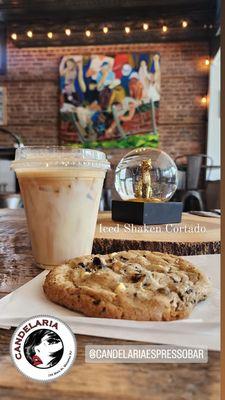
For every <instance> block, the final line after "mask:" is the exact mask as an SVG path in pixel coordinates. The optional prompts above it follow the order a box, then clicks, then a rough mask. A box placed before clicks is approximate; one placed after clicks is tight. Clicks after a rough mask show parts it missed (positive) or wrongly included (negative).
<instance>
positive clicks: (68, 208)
mask: <svg viewBox="0 0 225 400" xmlns="http://www.w3.org/2000/svg"><path fill="white" fill-rule="evenodd" d="M13 168H14V169H15V171H16V174H17V177H18V180H19V185H20V189H21V194H22V198H23V202H24V207H25V211H26V216H27V223H28V229H29V233H30V238H31V244H32V251H33V255H34V257H35V260H36V261H37V263H38V264H39V265H40V266H42V267H44V268H51V267H53V266H56V265H59V264H62V263H63V262H65V261H66V260H69V259H71V258H73V257H77V256H83V255H88V254H91V250H92V243H93V237H94V232H95V226H96V220H97V214H98V208H99V202H100V196H101V191H102V185H103V180H104V177H105V173H106V170H107V169H108V168H109V163H108V162H107V160H106V157H105V154H104V153H102V152H99V151H95V150H88V149H68V148H63V147H53V148H37V147H33V148H32V147H24V148H19V149H17V151H16V159H15V161H14V162H13Z"/></svg>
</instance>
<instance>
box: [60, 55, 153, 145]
mask: <svg viewBox="0 0 225 400" xmlns="http://www.w3.org/2000/svg"><path fill="white" fill-rule="evenodd" d="M59 73H60V121H61V122H60V142H61V143H70V144H74V145H76V146H84V147H94V148H96V147H103V148H115V147H120V148H126V147H142V146H148V147H157V144H158V134H157V121H158V112H159V103H160V82H161V74H160V55H159V53H153V54H149V53H130V54H127V53H119V54H116V55H114V56H107V55H92V56H82V55H74V56H73V55H69V56H65V57H63V58H62V60H61V62H60V66H59Z"/></svg>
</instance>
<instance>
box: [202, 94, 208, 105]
mask: <svg viewBox="0 0 225 400" xmlns="http://www.w3.org/2000/svg"><path fill="white" fill-rule="evenodd" d="M201 104H202V105H203V106H205V105H206V104H207V97H206V96H203V97H202V98H201Z"/></svg>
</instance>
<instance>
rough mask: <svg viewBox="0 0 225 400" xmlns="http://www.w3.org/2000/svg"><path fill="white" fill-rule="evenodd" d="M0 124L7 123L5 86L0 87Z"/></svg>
mask: <svg viewBox="0 0 225 400" xmlns="http://www.w3.org/2000/svg"><path fill="white" fill-rule="evenodd" d="M0 125H7V109H6V88H5V87H2V86H1V87H0Z"/></svg>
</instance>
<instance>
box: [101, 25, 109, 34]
mask: <svg viewBox="0 0 225 400" xmlns="http://www.w3.org/2000/svg"><path fill="white" fill-rule="evenodd" d="M102 30H103V32H104V33H105V34H106V33H108V32H109V28H108V26H104V27H103V29H102Z"/></svg>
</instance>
